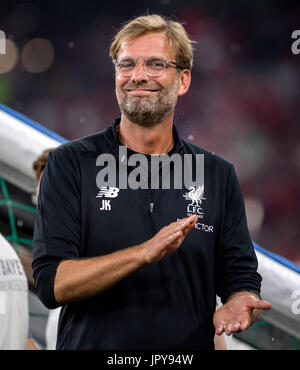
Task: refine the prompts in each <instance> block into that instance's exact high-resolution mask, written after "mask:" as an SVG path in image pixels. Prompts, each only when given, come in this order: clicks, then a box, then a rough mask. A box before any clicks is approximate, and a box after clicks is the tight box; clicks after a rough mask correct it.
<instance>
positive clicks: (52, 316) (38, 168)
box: [32, 148, 60, 350]
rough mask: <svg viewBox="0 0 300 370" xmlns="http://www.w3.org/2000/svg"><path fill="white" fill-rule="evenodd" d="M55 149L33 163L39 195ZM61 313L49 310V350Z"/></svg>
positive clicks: (47, 334)
mask: <svg viewBox="0 0 300 370" xmlns="http://www.w3.org/2000/svg"><path fill="white" fill-rule="evenodd" d="M53 151H54V149H53V148H51V149H46V150H44V151H43V153H42V154H41V155H39V156H38V158H37V159H36V160H35V161H34V162H33V164H32V168H33V170H34V172H35V176H36V179H37V187H36V196H37V197H38V195H39V188H40V182H41V179H42V176H43V172H44V169H45V167H46V163H47V160H48V157H49V153H51V152H53ZM59 313H60V307H58V308H56V309H53V310H49V315H48V319H47V325H46V332H45V337H46V349H47V350H54V349H55V348H56V338H57V326H58V318H59Z"/></svg>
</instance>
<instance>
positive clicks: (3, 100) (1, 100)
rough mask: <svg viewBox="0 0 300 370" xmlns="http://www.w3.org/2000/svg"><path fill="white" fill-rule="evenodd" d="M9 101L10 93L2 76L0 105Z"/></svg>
mask: <svg viewBox="0 0 300 370" xmlns="http://www.w3.org/2000/svg"><path fill="white" fill-rule="evenodd" d="M10 100H11V91H10V88H9V84H8V83H7V82H6V81H5V78H4V77H3V76H0V103H2V104H7V105H8V104H9V102H10Z"/></svg>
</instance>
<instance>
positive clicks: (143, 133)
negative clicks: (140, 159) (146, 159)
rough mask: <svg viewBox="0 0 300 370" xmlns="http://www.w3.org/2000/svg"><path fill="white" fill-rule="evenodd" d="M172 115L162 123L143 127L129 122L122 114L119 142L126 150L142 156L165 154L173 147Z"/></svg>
mask: <svg viewBox="0 0 300 370" xmlns="http://www.w3.org/2000/svg"><path fill="white" fill-rule="evenodd" d="M172 126H173V114H172V115H170V116H169V117H167V119H165V120H164V121H163V122H161V123H159V124H157V125H155V126H151V127H143V126H140V125H137V124H136V123H133V122H131V121H129V120H128V119H127V118H126V117H125V115H124V114H122V116H121V122H120V126H119V138H120V141H121V142H122V143H123V144H124V145H126V146H127V147H128V148H130V149H132V150H134V151H135V152H138V153H142V154H165V153H168V152H169V151H170V150H171V149H172V148H173V145H174V141H173V127H172Z"/></svg>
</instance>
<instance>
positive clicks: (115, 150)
mask: <svg viewBox="0 0 300 370" xmlns="http://www.w3.org/2000/svg"><path fill="white" fill-rule="evenodd" d="M120 122H121V119H120V118H117V119H116V120H115V121H114V122H113V123H112V125H111V126H110V127H109V132H110V134H111V135H112V137H111V139H112V140H111V146H110V149H109V152H110V153H111V154H113V155H114V156H115V158H116V159H117V160H119V145H120V141H119V134H118V131H117V126H119V124H120ZM173 138H174V147H173V149H172V154H173V153H181V152H182V151H183V143H182V140H181V138H180V136H179V134H178V131H177V128H176V126H175V125H174V124H173Z"/></svg>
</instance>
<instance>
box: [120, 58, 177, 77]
mask: <svg viewBox="0 0 300 370" xmlns="http://www.w3.org/2000/svg"><path fill="white" fill-rule="evenodd" d="M113 63H114V65H115V67H116V72H117V74H118V75H119V76H121V77H130V76H131V75H132V74H133V72H134V70H135V67H136V66H137V64H138V59H133V58H125V59H121V60H114V61H113ZM142 63H143V67H144V71H145V72H146V73H147V75H148V76H150V77H160V76H162V75H163V74H164V72H165V70H166V68H168V67H176V68H179V69H184V68H183V67H182V66H180V65H178V64H177V63H176V62H173V61H172V60H168V59H163V58H148V59H143V60H142Z"/></svg>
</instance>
